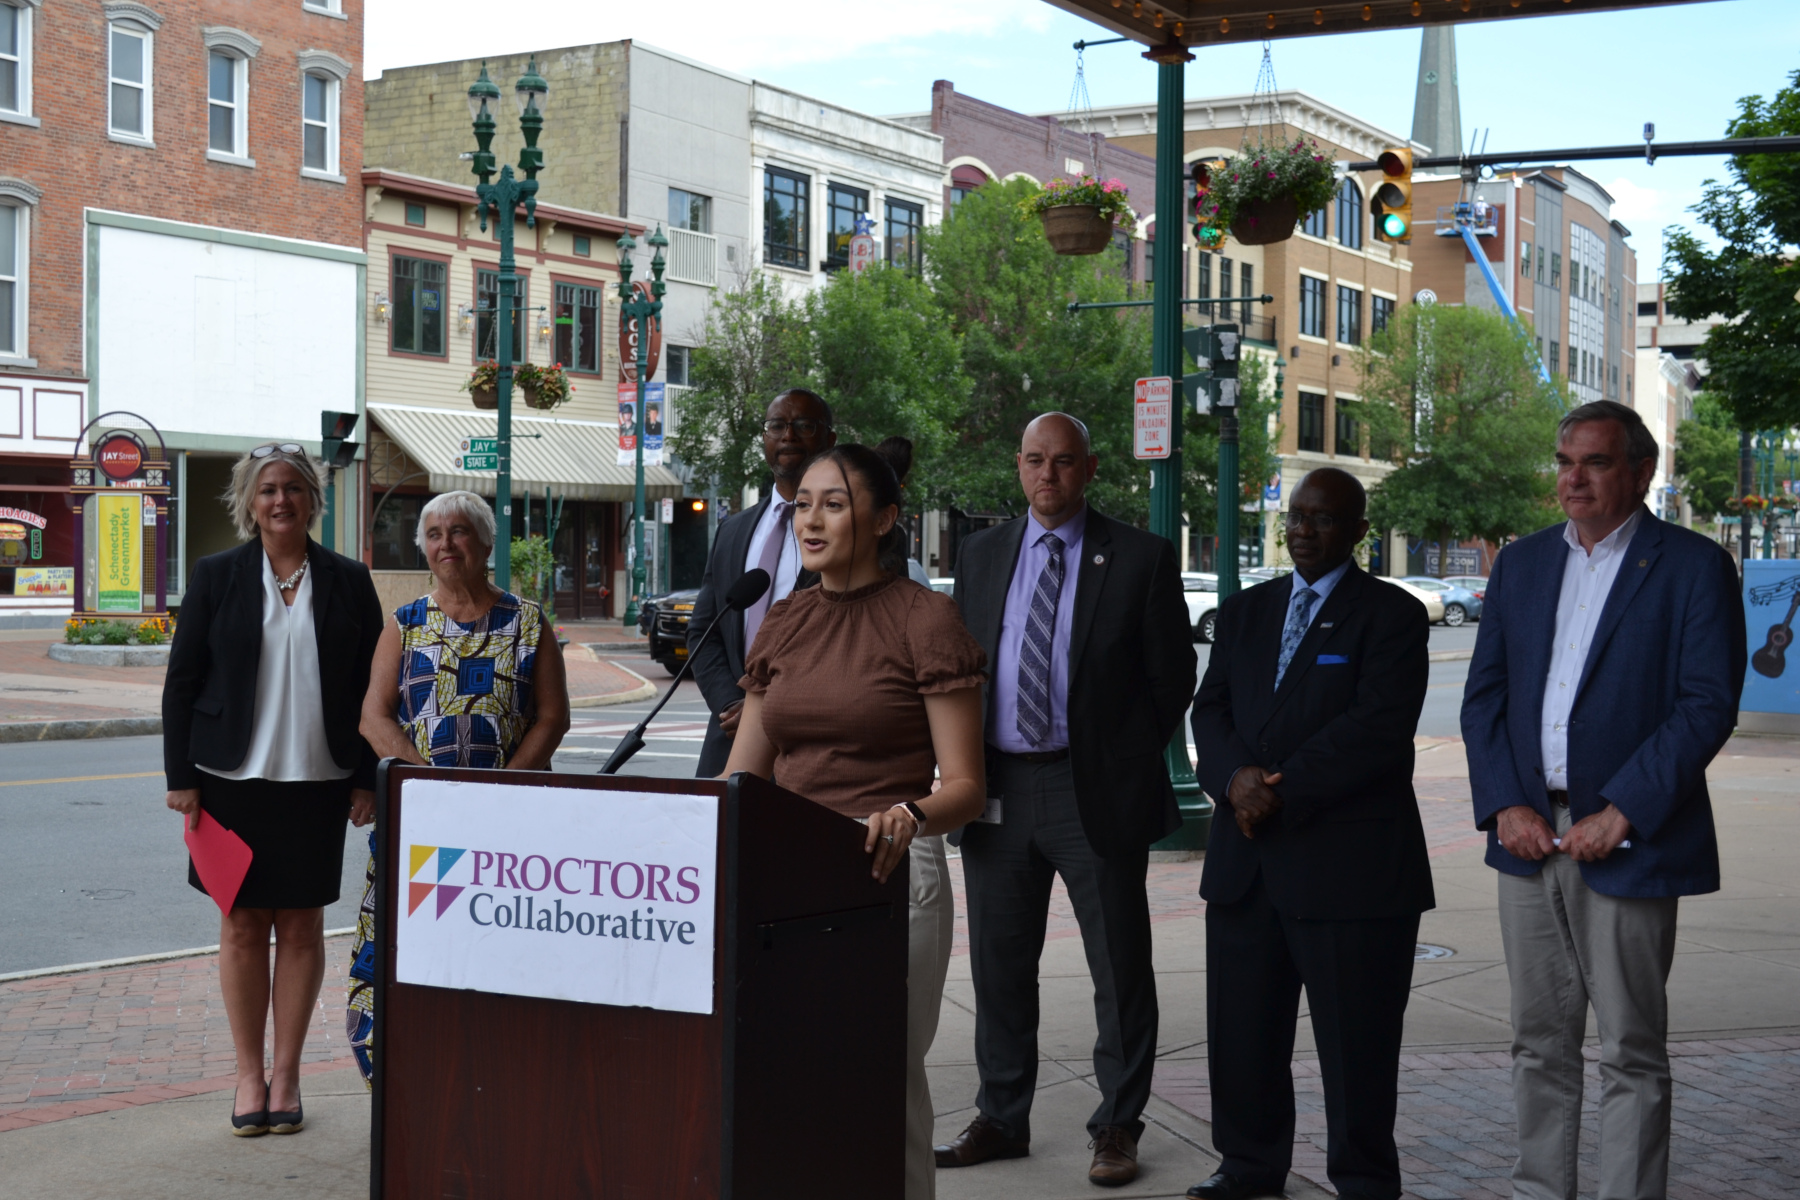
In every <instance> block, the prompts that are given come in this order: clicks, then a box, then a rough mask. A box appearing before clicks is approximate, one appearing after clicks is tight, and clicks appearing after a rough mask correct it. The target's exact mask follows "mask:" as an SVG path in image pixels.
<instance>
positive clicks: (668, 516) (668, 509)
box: [662, 496, 675, 525]
mask: <svg viewBox="0 0 1800 1200" xmlns="http://www.w3.org/2000/svg"><path fill="white" fill-rule="evenodd" d="M662 523H663V524H664V525H673V524H674V523H675V501H674V500H672V499H670V498H669V497H668V496H664V497H663V502H662Z"/></svg>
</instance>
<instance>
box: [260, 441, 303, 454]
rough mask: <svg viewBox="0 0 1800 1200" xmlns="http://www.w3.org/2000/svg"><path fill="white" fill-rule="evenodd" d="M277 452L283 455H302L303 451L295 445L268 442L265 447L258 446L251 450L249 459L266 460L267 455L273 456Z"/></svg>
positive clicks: (291, 443)
mask: <svg viewBox="0 0 1800 1200" xmlns="http://www.w3.org/2000/svg"><path fill="white" fill-rule="evenodd" d="M278 450H279V451H280V452H281V453H283V454H301V453H304V451H303V449H302V448H301V447H300V446H297V445H295V444H294V443H293V442H280V443H276V442H270V443H269V444H268V445H266V446H258V447H257V448H256V449H254V450H252V451H251V452H250V457H251V458H267V457H269V455H271V454H274V453H275V452H276V451H278Z"/></svg>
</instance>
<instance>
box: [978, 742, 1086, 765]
mask: <svg viewBox="0 0 1800 1200" xmlns="http://www.w3.org/2000/svg"><path fill="white" fill-rule="evenodd" d="M989 749H990V750H992V752H993V753H995V754H998V755H999V756H1000V757H1001V758H1010V759H1012V760H1014V761H1015V762H1027V763H1059V762H1062V761H1063V760H1064V759H1066V758H1068V757H1069V748H1068V747H1067V746H1064V747H1063V748H1062V749H1061V750H1032V751H1029V752H1027V753H1025V754H1014V753H1012V752H1011V751H1010V750H1001V749H999V748H998V747H989Z"/></svg>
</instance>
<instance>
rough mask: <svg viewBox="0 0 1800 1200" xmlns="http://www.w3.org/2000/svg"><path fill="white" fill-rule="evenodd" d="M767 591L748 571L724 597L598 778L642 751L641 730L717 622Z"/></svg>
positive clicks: (766, 579)
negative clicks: (722, 604)
mask: <svg viewBox="0 0 1800 1200" xmlns="http://www.w3.org/2000/svg"><path fill="white" fill-rule="evenodd" d="M757 576H761V580H760V586H759V581H758V580H757V579H756V578H755V577H757ZM768 590H769V574H768V572H767V571H764V570H762V569H760V568H758V569H756V570H754V571H748V572H746V573H745V574H744V575H743V576H742V577H740V578H739V579H738V582H737V584H736V585H735V586H733V587H732V589H731V591H730V592H729V593H728V594H727V595H726V597H725V607H724V608H722V609H720V610H719V615H718V616H716V617H714V618H713V619H712V624H711V625H708V626H707V627H706V632H705V633H703V634H701V635H700V641H699V642H698V643H696V644H695V646H694V650H693V653H691V654H689V655H688V656H687V658H686V660H685V661H683V662H682V664H681V670H679V671H677V672H675V678H674V679H673V680H671V681H670V683H669V690H668V691H666V692H664V693H663V694H662V699H660V700H658V701H657V702H656V704H655V706H654V707H653V708H651V710H650V711H649V712H647V713H645V714H644V719H643V720H641V721H639V722H638V723H637V728H635V729H633V730H632V731H631V732H630V733H628V734H626V735H625V737H624V738H623V740H621V741H620V742H619V744H618V745H617V746H615V747H613V752H612V753H611V754H610V755H608V756H607V759H606V765H605V766H603V767H601V768H600V774H602V775H617V774H618V773H619V768H620V767H623V766H624V765H625V764H626V763H628V762H630V761H631V756H632V755H634V754H636V753H637V752H638V751H639V750H642V749H643V748H644V730H645V729H647V728H649V726H650V722H651V721H653V720H655V719H656V714H657V713H659V712H661V711H662V710H663V705H665V704H667V703H668V702H669V697H671V696H673V695H674V694H675V689H676V688H679V687H680V686H681V680H682V678H683V677H684V676H686V675H687V674H688V671H689V669H690V668H692V667H693V665H694V659H695V658H696V657H698V655H699V653H700V651H701V650H702V649H703V648H705V646H706V642H707V639H708V638H710V637H712V635H713V631H714V630H716V629H717V628H718V627H719V622H720V621H723V620H724V619H725V616H726V614H727V613H732V612H737V611H739V610H741V609H745V608H748V607H750V605H752V604H755V603H756V602H757V601H758V600H760V599H761V598H762V594H763V593H764V592H766V591H768Z"/></svg>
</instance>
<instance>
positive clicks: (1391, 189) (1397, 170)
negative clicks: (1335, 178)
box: [1369, 149, 1413, 242]
mask: <svg viewBox="0 0 1800 1200" xmlns="http://www.w3.org/2000/svg"><path fill="white" fill-rule="evenodd" d="M1376 161H1377V162H1378V163H1380V164H1381V183H1380V185H1379V186H1378V187H1376V189H1375V198H1374V199H1373V200H1371V201H1370V202H1369V213H1370V215H1371V216H1373V217H1374V218H1375V236H1376V237H1378V238H1380V239H1381V240H1382V241H1384V242H1410V241H1412V187H1413V185H1412V173H1413V155H1412V151H1411V150H1407V149H1393V150H1383V151H1382V152H1381V157H1380V158H1379V159H1377V160H1376Z"/></svg>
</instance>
